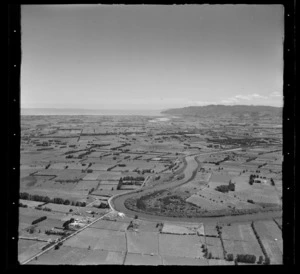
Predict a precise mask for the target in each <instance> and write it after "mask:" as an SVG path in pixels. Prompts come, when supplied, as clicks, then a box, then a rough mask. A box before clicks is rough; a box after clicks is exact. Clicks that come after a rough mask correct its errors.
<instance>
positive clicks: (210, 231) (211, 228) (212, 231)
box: [204, 223, 219, 237]
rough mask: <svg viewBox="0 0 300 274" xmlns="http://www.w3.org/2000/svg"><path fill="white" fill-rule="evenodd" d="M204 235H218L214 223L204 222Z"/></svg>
mask: <svg viewBox="0 0 300 274" xmlns="http://www.w3.org/2000/svg"><path fill="white" fill-rule="evenodd" d="M204 232H205V236H212V237H219V234H218V231H217V229H216V224H215V223H211V224H210V223H204Z"/></svg>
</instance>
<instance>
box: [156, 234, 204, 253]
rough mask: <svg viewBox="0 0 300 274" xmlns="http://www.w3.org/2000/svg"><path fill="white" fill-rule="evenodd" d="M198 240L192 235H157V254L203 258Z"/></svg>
mask: <svg viewBox="0 0 300 274" xmlns="http://www.w3.org/2000/svg"><path fill="white" fill-rule="evenodd" d="M199 238H200V237H198V236H194V235H180V236H179V235H170V234H159V254H160V255H162V256H165V255H167V256H176V257H190V258H203V253H202V250H201V242H200V239H199Z"/></svg>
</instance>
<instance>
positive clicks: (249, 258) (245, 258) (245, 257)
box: [236, 254, 256, 264]
mask: <svg viewBox="0 0 300 274" xmlns="http://www.w3.org/2000/svg"><path fill="white" fill-rule="evenodd" d="M236 260H237V262H241V263H251V264H254V263H255V261H256V256H255V255H250V254H238V255H236Z"/></svg>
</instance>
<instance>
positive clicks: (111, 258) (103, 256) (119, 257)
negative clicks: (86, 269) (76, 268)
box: [78, 249, 125, 265]
mask: <svg viewBox="0 0 300 274" xmlns="http://www.w3.org/2000/svg"><path fill="white" fill-rule="evenodd" d="M124 259H125V252H115V251H107V250H99V249H98V250H91V251H90V252H89V253H88V254H87V256H85V257H84V258H83V259H82V260H80V262H78V265H102V264H104V265H122V264H123V262H124Z"/></svg>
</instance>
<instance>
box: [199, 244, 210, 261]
mask: <svg viewBox="0 0 300 274" xmlns="http://www.w3.org/2000/svg"><path fill="white" fill-rule="evenodd" d="M201 248H202V251H203V253H204V255H203V257H204V258H206V259H212V254H211V252H208V249H207V247H206V246H205V245H204V244H202V246H201Z"/></svg>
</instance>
